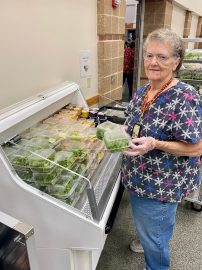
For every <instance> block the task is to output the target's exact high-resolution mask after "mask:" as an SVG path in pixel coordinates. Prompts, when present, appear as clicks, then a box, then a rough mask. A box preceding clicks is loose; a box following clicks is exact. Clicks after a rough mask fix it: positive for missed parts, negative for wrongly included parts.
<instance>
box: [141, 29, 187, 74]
mask: <svg viewBox="0 0 202 270" xmlns="http://www.w3.org/2000/svg"><path fill="white" fill-rule="evenodd" d="M151 41H160V42H162V43H166V44H170V47H171V49H172V51H173V56H174V57H179V58H180V62H179V64H178V66H177V68H176V70H175V71H178V70H179V69H180V67H181V65H182V61H183V59H184V54H185V48H184V43H183V40H182V38H181V37H180V36H178V35H177V34H176V33H175V32H173V31H172V30H170V29H168V28H160V29H157V30H154V31H152V32H151V33H149V35H148V36H147V38H146V40H145V42H144V45H143V53H145V52H146V50H147V46H148V44H149V43H150V42H151Z"/></svg>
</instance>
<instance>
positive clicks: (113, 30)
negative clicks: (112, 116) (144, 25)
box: [97, 0, 125, 104]
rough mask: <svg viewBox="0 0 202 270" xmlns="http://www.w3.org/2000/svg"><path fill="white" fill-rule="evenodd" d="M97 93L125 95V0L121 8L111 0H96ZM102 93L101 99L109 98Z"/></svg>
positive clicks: (119, 98) (112, 97)
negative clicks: (114, 5) (116, 6)
mask: <svg viewBox="0 0 202 270" xmlns="http://www.w3.org/2000/svg"><path fill="white" fill-rule="evenodd" d="M97 19H98V22H97V32H98V39H99V41H98V94H99V95H102V96H104V97H106V98H110V99H116V100H121V99H122V92H123V87H122V81H123V56H124V35H125V0H122V1H121V4H120V6H119V7H118V8H115V9H114V8H113V7H112V1H111V0H97ZM106 98H101V97H100V102H102V103H104V104H106V103H107V102H110V101H109V100H107V99H106Z"/></svg>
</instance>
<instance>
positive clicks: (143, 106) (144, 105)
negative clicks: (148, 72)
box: [141, 78, 173, 115]
mask: <svg viewBox="0 0 202 270" xmlns="http://www.w3.org/2000/svg"><path fill="white" fill-rule="evenodd" d="M172 80H173V78H171V79H170V80H169V81H168V82H167V83H165V84H164V85H163V86H162V87H161V88H160V89H159V90H158V92H157V93H156V95H155V96H154V97H153V98H152V99H151V100H150V101H149V102H147V100H148V95H149V91H150V90H151V84H150V85H149V86H148V87H147V90H146V93H145V95H144V98H143V101H142V104H141V112H142V115H143V114H144V113H145V111H146V110H148V109H149V107H150V106H151V105H152V104H153V103H154V101H155V100H156V99H157V97H158V96H159V95H160V94H161V92H163V91H164V90H165V89H166V87H167V86H168V85H169V84H170V83H171V82H172Z"/></svg>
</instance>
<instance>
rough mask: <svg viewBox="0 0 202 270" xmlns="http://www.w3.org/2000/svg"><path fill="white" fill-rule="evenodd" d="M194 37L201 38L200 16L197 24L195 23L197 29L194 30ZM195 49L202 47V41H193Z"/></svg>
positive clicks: (201, 25)
mask: <svg viewBox="0 0 202 270" xmlns="http://www.w3.org/2000/svg"><path fill="white" fill-rule="evenodd" d="M196 37H197V38H202V17H198V24H197V30H196ZM194 48H195V49H202V43H198V42H197V43H195V44H194Z"/></svg>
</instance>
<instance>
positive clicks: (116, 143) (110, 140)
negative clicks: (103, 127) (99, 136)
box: [104, 127, 130, 152]
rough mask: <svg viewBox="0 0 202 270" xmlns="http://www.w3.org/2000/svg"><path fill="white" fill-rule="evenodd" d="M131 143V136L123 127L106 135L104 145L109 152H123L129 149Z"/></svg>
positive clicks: (107, 132)
mask: <svg viewBox="0 0 202 270" xmlns="http://www.w3.org/2000/svg"><path fill="white" fill-rule="evenodd" d="M129 142H130V136H129V135H128V134H127V133H126V132H125V131H124V130H123V129H122V128H121V127H117V128H115V129H113V130H108V131H106V132H105V133H104V143H105V145H106V147H107V149H108V150H109V151H112V152H114V151H123V150H124V149H126V148H128V146H129Z"/></svg>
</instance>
